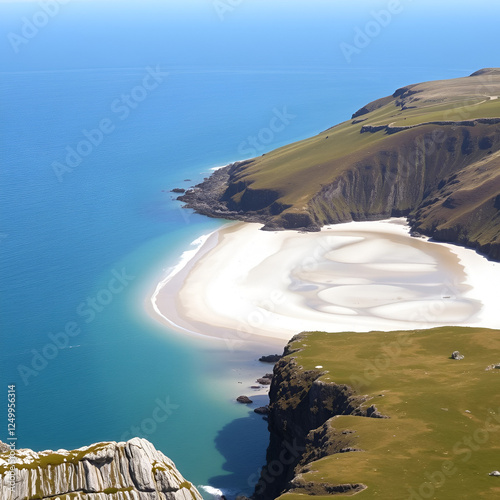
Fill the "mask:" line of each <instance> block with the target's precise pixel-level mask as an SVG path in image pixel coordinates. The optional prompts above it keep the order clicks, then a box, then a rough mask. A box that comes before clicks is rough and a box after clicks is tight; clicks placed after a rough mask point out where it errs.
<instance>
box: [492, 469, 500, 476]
mask: <svg viewBox="0 0 500 500" xmlns="http://www.w3.org/2000/svg"><path fill="white" fill-rule="evenodd" d="M489 476H496V477H499V476H500V471H497V470H494V471H493V472H490V473H489Z"/></svg>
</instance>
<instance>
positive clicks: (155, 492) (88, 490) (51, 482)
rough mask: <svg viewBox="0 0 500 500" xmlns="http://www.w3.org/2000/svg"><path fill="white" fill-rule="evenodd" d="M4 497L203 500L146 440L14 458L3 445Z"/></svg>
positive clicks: (0, 488) (0, 483)
mask: <svg viewBox="0 0 500 500" xmlns="http://www.w3.org/2000/svg"><path fill="white" fill-rule="evenodd" d="M12 465H13V466H14V470H13V473H11V466H12ZM12 480H14V483H12ZM0 493H1V498H2V500H31V499H43V500H45V499H49V498H50V499H54V498H59V499H61V500H69V499H72V500H75V499H84V498H85V499H88V500H132V499H133V500H138V499H140V500H202V496H201V495H200V493H199V492H198V490H197V489H196V488H195V487H194V486H193V485H192V484H191V483H190V482H189V481H186V480H185V479H184V477H183V476H182V475H181V473H180V472H179V471H178V470H177V469H176V467H175V464H174V463H173V462H172V461H171V460H170V459H169V458H167V457H166V456H165V455H164V454H163V453H161V452H160V451H158V450H156V449H155V447H154V446H153V445H152V444H151V443H150V442H149V441H146V440H145V439H140V438H134V439H131V440H130V441H127V442H120V443H116V442H108V443H97V444H94V445H91V446H85V447H83V448H79V449H77V450H73V451H66V450H58V451H50V450H49V451H42V452H38V453H37V452H34V451H32V450H28V449H21V450H17V451H16V452H15V453H14V454H13V455H11V453H10V450H9V448H8V446H7V445H5V444H3V443H0Z"/></svg>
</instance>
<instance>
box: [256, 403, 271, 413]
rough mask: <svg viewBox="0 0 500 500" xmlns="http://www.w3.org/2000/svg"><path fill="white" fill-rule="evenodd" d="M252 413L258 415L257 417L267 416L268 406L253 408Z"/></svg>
mask: <svg viewBox="0 0 500 500" xmlns="http://www.w3.org/2000/svg"><path fill="white" fill-rule="evenodd" d="M254 412H255V413H258V414H259V415H267V414H268V413H269V405H266V406H261V407H259V408H255V410H254Z"/></svg>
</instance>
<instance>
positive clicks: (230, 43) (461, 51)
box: [0, 0, 500, 72]
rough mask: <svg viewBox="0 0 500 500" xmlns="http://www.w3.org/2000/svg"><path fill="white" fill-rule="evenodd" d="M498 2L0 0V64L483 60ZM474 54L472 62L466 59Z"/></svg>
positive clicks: (487, 57) (311, 64) (2, 67)
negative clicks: (33, 0) (32, 0)
mask: <svg viewBox="0 0 500 500" xmlns="http://www.w3.org/2000/svg"><path fill="white" fill-rule="evenodd" d="M499 14H500V5H499V3H497V2H493V1H491V0H490V1H487V0H476V1H474V2H470V1H465V0H463V1H461V0H454V1H450V0H443V1H441V2H436V1H430V0H382V1H380V0H370V1H368V0H357V1H356V0H349V1H337V0H286V1H285V0H182V1H169V0H135V1H132V0H125V1H123V0H40V1H36V2H31V1H23V0H16V1H6V0H1V1H0V71H39V70H60V69H83V68H93V67H98V68H104V67H135V66H142V65H143V64H144V61H146V60H147V61H149V63H151V61H153V62H157V63H158V64H162V65H166V66H170V67H176V66H188V67H189V66H195V67H207V68H219V67H225V68H229V67H230V68H256V67H261V68H265V67H268V68H272V67H277V66H280V67H284V66H285V67H286V66H290V67H304V68H317V67H323V68H324V67H345V68H349V67H351V66H356V67H367V68H368V67H373V66H375V65H378V66H382V67H384V65H386V66H387V67H396V66H398V65H405V64H411V65H414V66H419V65H421V66H425V67H427V66H429V65H436V66H437V67H439V66H441V67H442V66H446V67H447V68H450V69H459V70H468V69H470V70H471V72H472V71H474V70H475V69H478V68H480V67H484V66H494V65H495V66H496V65H500V64H495V61H491V48H492V47H496V46H497V43H498V40H497V35H496V33H497V24H498V19H499V17H500V16H499ZM469 61H474V66H473V67H472V66H471V67H470V68H469V66H468V63H469Z"/></svg>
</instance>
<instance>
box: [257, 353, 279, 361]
mask: <svg viewBox="0 0 500 500" xmlns="http://www.w3.org/2000/svg"><path fill="white" fill-rule="evenodd" d="M280 359H281V355H279V354H270V355H269V356H261V357H260V358H259V361H262V362H263V363H277V362H278V361H279V360H280Z"/></svg>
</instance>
